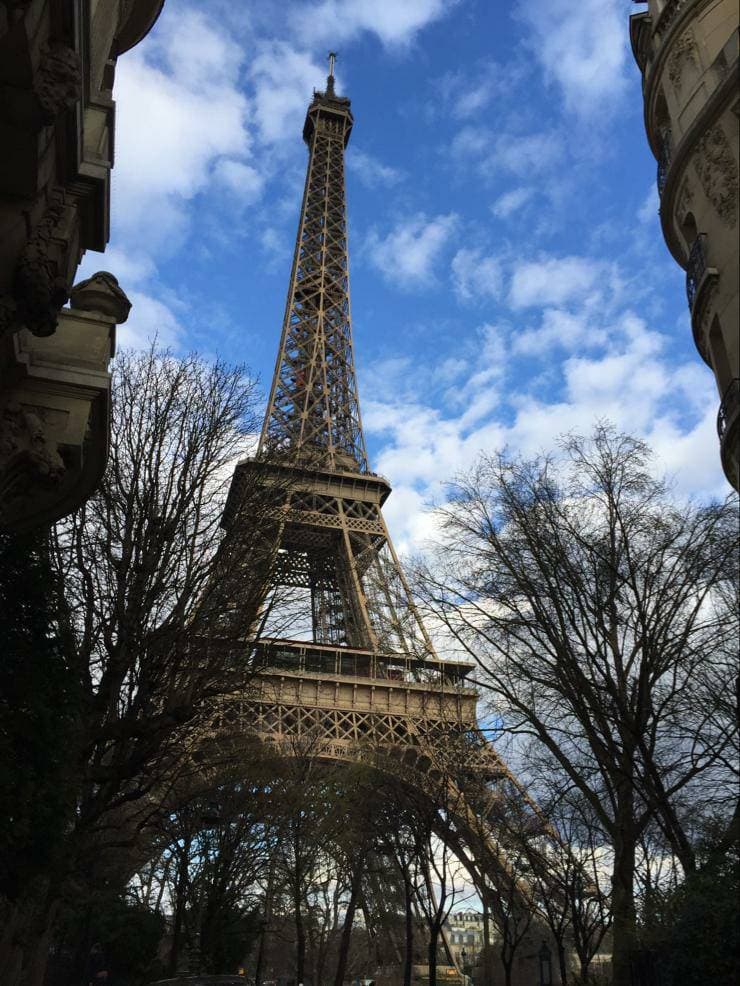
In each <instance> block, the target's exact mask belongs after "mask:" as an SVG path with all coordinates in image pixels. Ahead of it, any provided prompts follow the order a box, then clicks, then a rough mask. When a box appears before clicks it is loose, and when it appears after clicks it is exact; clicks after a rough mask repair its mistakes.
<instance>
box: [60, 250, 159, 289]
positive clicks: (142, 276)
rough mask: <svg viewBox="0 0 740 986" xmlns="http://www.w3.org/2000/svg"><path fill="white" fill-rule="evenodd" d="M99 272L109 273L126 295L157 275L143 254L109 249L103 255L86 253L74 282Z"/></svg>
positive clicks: (95, 252) (155, 269)
mask: <svg viewBox="0 0 740 986" xmlns="http://www.w3.org/2000/svg"><path fill="white" fill-rule="evenodd" d="M101 270H106V271H110V273H111V274H113V276H114V277H115V278H116V279H117V280H118V283H119V285H120V286H121V288H122V289H123V290H124V291H125V292H126V293H127V294H128V292H129V289H130V288H132V287H135V286H136V285H140V284H141V283H142V282H144V281H148V280H151V279H152V278H153V277H155V276H156V273H157V268H156V267H155V266H154V261H153V260H152V259H151V258H150V257H148V256H147V255H146V254H145V253H142V252H133V251H125V250H122V249H121V248H120V247H109V248H108V249H107V250H106V251H105V255H103V254H102V253H98V252H97V251H88V252H87V253H86V254H85V256H84V258H83V260H82V263H81V264H80V267H79V269H78V271H77V275H76V277H75V281H76V282H79V281H84V280H85V279H86V278H88V277H92V275H93V274H95V273H97V272H98V271H101Z"/></svg>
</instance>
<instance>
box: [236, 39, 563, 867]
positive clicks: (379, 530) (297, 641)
mask: <svg viewBox="0 0 740 986" xmlns="http://www.w3.org/2000/svg"><path fill="white" fill-rule="evenodd" d="M353 122H354V121H353V116H352V112H351V109H350V101H349V99H347V98H345V97H343V96H338V95H337V94H336V92H335V80H334V55H330V60H329V76H328V79H327V83H326V89H325V91H323V92H314V94H313V99H312V101H311V103H310V105H309V107H308V112H307V114H306V120H305V125H304V128H303V139H304V140H305V142H306V144H307V145H308V151H309V159H308V169H307V174H306V183H305V188H304V192H303V203H302V207H301V214H300V220H299V224H298V235H297V237H296V244H295V251H294V255H293V265H292V270H291V275H290V286H289V289H288V297H287V302H286V306H285V315H284V319H283V326H282V335H281V338H280V346H279V350H278V356H277V361H276V364H275V372H274V376H273V380H272V387H271V390H270V397H269V402H268V406H267V412H266V415H265V420H264V425H263V428H262V433H261V436H260V442H259V449H258V452H257V455H256V457H255V458H254V459H253V460H247V461H244V462H242V463H240V464H239V465H238V466H237V467H236V469H235V472H234V477H233V480H232V485H231V489H230V492H229V498H228V501H227V504H226V509H225V512H224V526H226V527H227V529H228V528H233V525H237V527H238V524H239V506H238V505H239V501H240V495H241V491H242V489H243V488H244V487H245V486H246V485H247V484H248V483H249V482H252V481H253V479H254V476H253V471H254V470H259V476H260V481H261V482H263V483H266V484H267V485H268V486H272V487H273V488H274V490H275V491H276V506H275V510H274V518H275V528H276V531H277V534H276V536H275V544H276V547H275V551H274V556H273V558H274V560H273V564H272V574H271V580H270V586H271V589H270V591H271V592H272V593H276V592H278V591H279V590H283V591H285V590H288V592H289V593H292V595H290V596H289V598H290V606H291V607H292V610H293V616H294V617H295V620H294V622H293V623H292V627H293V630H294V632H290V633H286V632H285V624H283V627H282V630H283V632H281V633H279V634H276V635H272V636H271V635H270V633H269V632H266V631H265V630H264V627H266V626H267V625H268V624H267V622H266V619H265V620H263V630H262V632H261V634H260V635H259V637H258V639H257V643H256V651H257V654H258V666H259V667H260V668H262V670H261V671H260V673H259V674H258V676H257V682H256V686H255V688H254V690H253V691H252V692H251V693H250V694H249V695H245V696H242V697H241V698H240V700H239V701H238V702H230V703H229V707H228V710H227V709H224V712H223V717H224V723H226V721H227V720H228V724H230V727H231V728H232V729H234V728H235V729H236V731H237V732H238V731H239V730H243V731H244V732H245V733H248V734H249V735H250V736H253V737H256V738H257V739H258V740H259V741H261V743H262V744H263V745H265V746H266V747H268V748H269V749H273V750H275V751H276V752H278V753H279V754H281V755H291V754H297V755H305V753H306V752H307V751H308V752H310V753H311V754H312V755H317V756H319V757H321V758H323V759H326V760H335V761H336V760H339V761H357V760H363V759H364V760H370V761H372V763H373V764H374V765H375V766H376V767H380V768H381V769H383V770H387V771H390V772H391V773H395V774H396V775H397V776H401V777H402V778H403V781H404V782H405V783H410V784H412V785H416V786H417V787H418V788H419V789H421V790H424V791H426V792H430V791H432V792H435V793H434V794H433V795H432V796H433V797H435V798H437V799H438V800H439V801H444V802H445V804H444V805H443V806H442V807H445V808H446V809H447V810H450V811H453V812H454V814H455V816H456V818H457V820H458V824H457V825H456V827H455V831H456V846H455V847H454V848H455V849H456V851H458V852H459V853H460V854H461V855H462V856H463V857H465V858H466V859H467V860H468V863H469V865H470V866H471V867H472V868H473V869H474V870H476V871H477V872H478V873H479V874H480V876H481V877H485V876H486V874H489V875H491V876H493V875H496V876H500V874H501V872H503V871H506V870H507V859H506V854H507V850H506V839H505V837H504V836H503V835H502V832H503V830H504V828H505V826H502V820H503V818H504V814H506V813H508V814H511V813H512V812H513V813H514V815H516V816H517V818H518V824H519V826H520V827H521V824H524V826H525V827H528V830H529V831H530V833H531V836H532V838H533V839H539V840H541V841H542V840H544V841H545V842H546V841H547V840H548V839H549V838H551V834H550V833H549V830H548V827H547V823H546V821H545V820H544V819H543V818H542V817H541V815H540V813H539V812H538V809H537V808H536V806H535V805H534V804H533V803H532V802H531V801H530V800H529V799H528V798H527V796H526V794H525V793H524V791H523V790H522V788H521V786H520V785H519V784H518V783H517V781H516V779H515V778H514V777H513V776H512V774H511V773H510V771H509V770H508V768H507V767H506V765H505V764H504V763H503V762H502V761H501V759H500V758H499V756H498V755H497V754H496V753H495V751H494V750H493V748H492V747H491V746H490V745H489V744H488V743H487V741H486V740H485V738H484V736H483V733H482V732H481V730H480V728H479V726H478V723H477V716H476V701H477V693H476V691H475V689H474V688H473V687H471V686H470V684H469V683H468V682H466V677H467V676H468V675H469V673H470V672H471V671H472V669H473V666H472V665H470V664H468V663H466V662H462V661H455V660H440V658H439V657H438V655H437V654H436V652H435V649H434V646H433V644H432V641H431V639H430V637H429V634H428V633H427V631H426V629H425V627H424V623H423V621H422V619H421V617H420V614H419V611H418V610H417V607H416V606H415V604H414V601H413V599H412V595H411V592H410V589H409V585H408V583H407V581H406V578H405V576H404V573H403V570H402V567H401V565H400V563H399V559H398V556H397V554H396V552H395V549H394V547H393V543H392V541H391V538H390V535H389V533H388V530H387V527H386V525H385V522H384V520H383V513H382V507H383V504H384V503H385V501H386V499H387V498H388V496H389V494H390V492H391V487H390V484H389V483H388V480H387V479H385V478H384V477H382V476H379V475H378V474H377V473H374V472H372V471H371V470H370V467H369V464H368V457H367V451H366V448H365V439H364V436H363V430H362V421H361V417H360V406H359V399H358V392H357V382H356V375H355V366H354V355H353V343H352V323H351V313H350V289H349V259H348V248H347V217H346V204H345V179H344V151H345V148H346V146H347V143H348V141H349V138H350V134H351V132H352V127H353ZM250 474H252V475H250ZM268 595H269V593H268ZM263 609H264V612H265V613H269V611H270V609H271V604H269V602H268V600H267V598H266V601H265V606H264V608H263ZM461 751H463V752H464V764H463V765H462V766H461V764H460V753H461ZM455 758H457V762H455V763H454V764H453V763H452V761H453V760H455ZM453 802H454V804H453ZM543 853H544V854H546V850H545V849H544V848H543Z"/></svg>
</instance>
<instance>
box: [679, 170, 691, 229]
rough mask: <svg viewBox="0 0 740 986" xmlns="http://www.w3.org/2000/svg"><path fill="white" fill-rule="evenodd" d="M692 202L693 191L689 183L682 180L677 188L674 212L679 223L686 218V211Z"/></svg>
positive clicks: (688, 210)
mask: <svg viewBox="0 0 740 986" xmlns="http://www.w3.org/2000/svg"><path fill="white" fill-rule="evenodd" d="M693 204H694V193H693V191H692V190H691V184H690V182H689V181H688V180H686V181H684V183H683V184H682V185H681V187H680V188H679V190H678V195H677V196H676V210H675V214H676V216H677V217H678V221H679V223H683V221H684V219H685V218H686V213H687V212H691V207H692V206H693Z"/></svg>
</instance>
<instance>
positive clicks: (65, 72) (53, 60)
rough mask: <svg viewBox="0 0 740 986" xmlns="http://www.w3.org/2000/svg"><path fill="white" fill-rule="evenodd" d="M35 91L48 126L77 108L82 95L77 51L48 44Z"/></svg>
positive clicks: (44, 50)
mask: <svg viewBox="0 0 740 986" xmlns="http://www.w3.org/2000/svg"><path fill="white" fill-rule="evenodd" d="M34 90H35V92H36V96H37V98H38V101H39V105H40V107H41V114H42V120H43V122H44V123H45V124H50V123H53V122H54V120H56V118H57V117H58V116H59V114H60V113H61V112H62V110H65V109H69V107H71V106H74V104H75V103H76V102H77V100H78V99H79V98H80V94H81V92H82V70H81V67H80V58H79V56H78V54H77V52H75V51H73V50H72V48H69V47H67V45H64V44H52V45H45V46H44V48H43V49H42V55H41V63H40V65H39V68H38V72H37V73H36V79H35V80H34Z"/></svg>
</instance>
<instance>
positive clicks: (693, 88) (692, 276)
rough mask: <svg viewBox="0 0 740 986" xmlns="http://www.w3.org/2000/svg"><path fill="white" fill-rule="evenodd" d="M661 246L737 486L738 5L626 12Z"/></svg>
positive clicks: (703, 3)
mask: <svg viewBox="0 0 740 986" xmlns="http://www.w3.org/2000/svg"><path fill="white" fill-rule="evenodd" d="M630 38H631V42H632V51H633V53H634V56H635V59H636V61H637V64H638V65H639V67H640V71H641V72H642V80H643V84H642V89H643V96H644V104H645V129H646V131H647V137H648V141H649V143H650V148H651V150H652V152H653V154H654V155H655V158H656V160H657V162H658V176H657V181H658V191H659V193H660V219H661V223H662V226H663V236H664V237H665V241H666V245H667V246H668V249H669V250H670V251H671V253H672V254H673V257H674V258H675V260H676V263H678V264H680V265H681V267H683V268H684V269H685V270H686V295H687V298H688V303H689V309H690V312H691V326H692V329H693V334H694V342H695V343H696V347H697V349H698V350H699V353H700V354H701V356H702V358H703V359H704V361H705V362H706V363H707V364H708V365H709V366H710V367H711V368H712V370H713V372H714V376H715V379H716V381H717V389H718V391H719V400H720V405H719V411H718V416H717V430H718V432H719V441H720V454H721V458H722V466H723V468H724V471H725V474H726V476H727V478H728V479H729V481H730V483H731V484H732V485H733V486H734V487H735V489H739V488H740V462H739V450H738V445H739V444H740V427H739V426H740V365H739V362H738V360H739V355H738V348H739V346H740V343H739V335H740V332H739V329H738V321H739V313H738V270H739V257H738V242H739V241H738V232H739V230H738V114H739V112H740V101H739V99H738V3H737V0H649V2H648V3H647V10H645V11H643V12H640V13H636V14H633V15H632V17H631V18H630Z"/></svg>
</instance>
